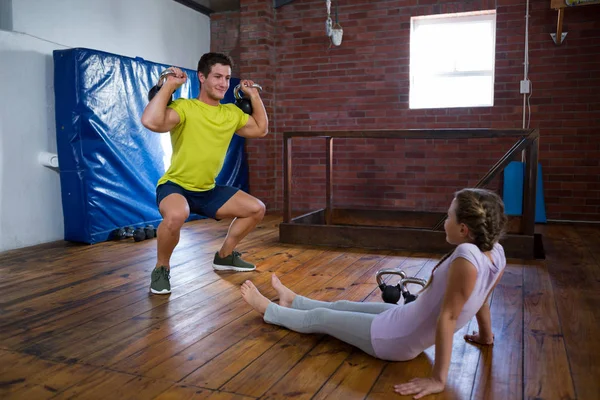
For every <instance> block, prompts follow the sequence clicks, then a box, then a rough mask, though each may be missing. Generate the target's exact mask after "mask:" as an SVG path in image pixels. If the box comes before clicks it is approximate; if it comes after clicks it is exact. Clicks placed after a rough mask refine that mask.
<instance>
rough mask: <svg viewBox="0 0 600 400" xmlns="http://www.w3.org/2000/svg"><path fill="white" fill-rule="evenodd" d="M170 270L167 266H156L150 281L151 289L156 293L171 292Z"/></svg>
mask: <svg viewBox="0 0 600 400" xmlns="http://www.w3.org/2000/svg"><path fill="white" fill-rule="evenodd" d="M169 278H170V275H169V270H168V269H167V268H165V267H159V268H154V271H152V280H151V281H150V291H151V292H152V293H154V294H169V293H171V282H170V281H169Z"/></svg>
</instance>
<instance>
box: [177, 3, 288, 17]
mask: <svg viewBox="0 0 600 400" xmlns="http://www.w3.org/2000/svg"><path fill="white" fill-rule="evenodd" d="M175 1H176V2H178V3H181V4H183V5H184V6H187V7H189V8H191V9H193V10H196V11H198V12H201V13H202V14H206V15H210V14H212V13H213V12H224V11H238V10H239V9H240V0H175ZM292 1H293V0H273V7H275V8H279V7H281V6H283V5H285V4H289V3H291V2H292Z"/></svg>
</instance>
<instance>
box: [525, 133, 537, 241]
mask: <svg viewBox="0 0 600 400" xmlns="http://www.w3.org/2000/svg"><path fill="white" fill-rule="evenodd" d="M538 150H539V138H537V137H536V138H534V139H533V140H532V142H531V145H530V146H528V147H527V149H526V151H525V179H524V180H523V217H522V219H521V233H522V234H524V235H533V234H534V231H535V200H536V189H537V169H538Z"/></svg>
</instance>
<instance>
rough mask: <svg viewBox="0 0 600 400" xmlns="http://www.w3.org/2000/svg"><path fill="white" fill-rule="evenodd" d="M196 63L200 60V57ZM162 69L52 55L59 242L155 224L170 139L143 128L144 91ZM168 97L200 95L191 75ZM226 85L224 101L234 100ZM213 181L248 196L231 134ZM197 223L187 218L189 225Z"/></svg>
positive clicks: (239, 147) (240, 154)
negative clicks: (158, 185) (158, 189)
mask: <svg viewBox="0 0 600 400" xmlns="http://www.w3.org/2000/svg"><path fill="white" fill-rule="evenodd" d="M198 57H200V55H198ZM167 67H169V66H168V65H163V64H157V63H152V62H148V61H145V60H143V59H140V58H135V59H134V58H129V57H123V56H119V55H115V54H110V53H105V52H101V51H96V50H90V49H83V48H77V49H69V50H56V51H54V90H55V100H56V139H57V152H58V159H59V170H60V182H61V193H62V205H63V215H64V225H65V240H69V241H75V242H83V243H90V244H91V243H98V242H102V241H105V240H107V239H108V238H109V235H110V233H111V232H112V231H113V230H114V229H116V228H119V227H123V226H133V227H137V226H145V225H146V224H154V225H155V226H157V225H158V223H159V222H160V221H161V219H162V218H161V216H160V214H159V212H158V209H157V206H156V192H155V189H156V183H157V181H158V179H159V178H160V177H161V176H162V174H163V173H164V172H165V165H164V161H163V158H164V157H165V153H164V150H163V147H162V145H161V139H162V141H163V142H165V143H166V144H167V145H168V146H170V140H169V137H168V133H163V134H158V133H155V132H151V131H149V130H148V129H146V128H145V127H144V126H143V125H142V124H141V121H140V119H141V116H142V113H143V111H144V108H145V107H146V105H147V104H148V100H147V95H148V91H149V90H150V88H151V87H152V86H154V84H156V82H157V81H158V78H159V75H160V73H161V71H163V70H164V69H166V68H167ZM184 70H185V72H186V73H187V75H188V81H187V82H186V83H185V84H184V85H183V86H181V87H180V88H179V90H177V92H175V95H174V98H179V97H184V98H193V97H197V96H198V92H199V81H198V77H197V75H196V71H194V70H188V69H184ZM238 83H239V79H232V80H231V86H230V89H229V91H228V93H227V96H226V97H225V99H224V100H223V101H222V102H223V103H230V102H234V100H235V99H234V96H233V88H234V87H235V86H236V85H237V84H238ZM217 183H219V184H228V185H232V186H236V187H239V188H241V189H243V190H245V191H248V166H247V159H246V155H245V151H244V139H243V138H242V137H239V136H237V135H234V137H233V140H232V142H231V145H230V147H229V150H228V153H227V157H226V160H225V164H224V166H223V169H222V170H221V173H220V175H219V176H218V178H217ZM194 218H198V217H197V216H192V217H191V218H190V219H194Z"/></svg>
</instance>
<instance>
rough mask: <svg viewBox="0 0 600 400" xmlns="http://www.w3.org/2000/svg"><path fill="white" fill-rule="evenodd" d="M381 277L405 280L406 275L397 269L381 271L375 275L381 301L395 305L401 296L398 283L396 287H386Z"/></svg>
mask: <svg viewBox="0 0 600 400" xmlns="http://www.w3.org/2000/svg"><path fill="white" fill-rule="evenodd" d="M383 275H398V276H400V278H401V279H404V278H406V273H404V271H402V270H398V269H382V270H379V271H377V275H376V276H375V278H376V279H377V285H378V286H379V289H380V290H381V299H382V300H383V301H384V302H386V303H391V304H397V303H398V300H400V296H401V294H402V290H401V288H400V283H398V284H397V285H386V283H385V282H384V281H383Z"/></svg>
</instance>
